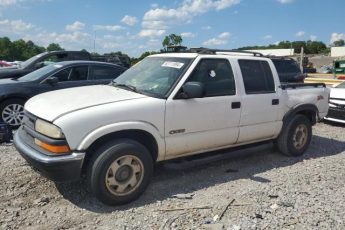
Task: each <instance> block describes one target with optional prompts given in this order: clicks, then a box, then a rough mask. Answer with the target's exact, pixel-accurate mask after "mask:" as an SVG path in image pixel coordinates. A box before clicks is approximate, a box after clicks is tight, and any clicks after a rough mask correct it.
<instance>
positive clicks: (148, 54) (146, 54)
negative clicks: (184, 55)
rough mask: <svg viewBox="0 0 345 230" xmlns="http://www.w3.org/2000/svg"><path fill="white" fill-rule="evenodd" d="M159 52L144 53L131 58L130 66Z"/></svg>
mask: <svg viewBox="0 0 345 230" xmlns="http://www.w3.org/2000/svg"><path fill="white" fill-rule="evenodd" d="M158 53H159V52H156V51H146V52H144V53H142V54H141V55H140V57H138V58H131V64H132V65H134V64H136V63H138V62H139V61H141V60H143V59H144V58H146V57H147V56H150V55H153V54H158Z"/></svg>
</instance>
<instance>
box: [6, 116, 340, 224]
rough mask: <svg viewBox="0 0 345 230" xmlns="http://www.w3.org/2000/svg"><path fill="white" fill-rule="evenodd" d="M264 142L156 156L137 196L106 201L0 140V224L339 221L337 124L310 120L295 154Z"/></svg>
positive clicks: (305, 222)
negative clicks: (42, 171) (52, 175)
mask: <svg viewBox="0 0 345 230" xmlns="http://www.w3.org/2000/svg"><path fill="white" fill-rule="evenodd" d="M272 149H273V148H272V145H270V144H268V145H263V146H260V147H256V148H250V149H246V150H241V151H235V152H231V153H228V154H217V155H212V156H211V157H210V156H209V157H204V158H201V159H193V160H183V161H180V162H169V163H165V164H160V165H158V166H157V167H156V171H155V175H154V177H153V179H152V181H151V184H150V186H149V188H148V189H147V191H146V192H145V193H144V195H143V196H142V197H141V198H139V199H138V200H137V201H135V202H132V203H131V204H128V205H125V206H120V207H108V206H105V205H103V204H101V203H100V202H98V201H97V200H96V199H95V198H93V197H92V196H91V195H90V193H89V192H88V191H87V189H86V185H85V184H86V183H85V181H84V180H83V181H81V182H76V183H68V184H66V183H64V184H54V183H53V182H51V181H48V180H46V179H44V178H43V177H41V176H40V175H39V174H38V173H36V172H35V171H33V170H32V169H31V168H30V167H29V166H28V165H27V164H26V162H25V161H24V160H23V159H22V158H21V157H20V156H19V155H18V153H17V152H16V151H15V149H14V147H13V146H12V145H2V146H0V152H1V153H0V169H1V170H0V180H1V183H0V229H237V230H238V229H345V195H344V194H345V168H344V167H345V134H344V131H343V127H341V126H336V125H332V124H324V123H320V124H317V125H316V126H315V127H314V136H313V139H312V144H311V146H310V148H309V150H308V151H307V153H306V154H305V155H304V156H303V157H300V158H288V157H285V156H282V155H280V154H278V153H276V152H274V150H272ZM177 194H184V195H181V197H180V198H182V199H179V198H174V197H173V196H174V195H177ZM187 198H190V199H187ZM174 209H177V210H174ZM178 209H180V210H178Z"/></svg>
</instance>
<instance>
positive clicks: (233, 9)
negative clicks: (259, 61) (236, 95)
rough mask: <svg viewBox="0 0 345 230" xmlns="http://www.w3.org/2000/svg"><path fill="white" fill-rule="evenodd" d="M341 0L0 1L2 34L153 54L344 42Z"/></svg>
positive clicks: (41, 42)
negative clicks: (176, 44) (174, 39)
mask: <svg viewBox="0 0 345 230" xmlns="http://www.w3.org/2000/svg"><path fill="white" fill-rule="evenodd" d="M344 9H345V0H171V1H163V0H152V1H147V0H136V1H134V0H121V1H113V0H98V1H96V0H93V1H92V0H0V37H5V36H6V37H9V38H10V39H11V40H17V39H21V38H22V39H24V40H26V41H27V40H32V41H33V42H34V43H36V44H38V45H42V46H45V47H46V46H47V45H49V44H50V43H59V44H60V45H61V46H62V47H63V48H65V49H68V50H81V49H86V50H88V51H90V52H94V51H96V52H98V53H105V52H116V51H122V52H124V53H127V54H129V55H130V56H131V57H138V56H140V54H142V53H143V52H145V51H159V50H160V49H161V48H162V41H163V39H164V37H165V36H166V35H169V34H171V33H174V34H177V35H181V36H182V38H183V45H185V46H188V47H201V46H202V47H210V48H221V49H235V48H239V47H243V46H252V45H267V44H275V43H278V42H280V41H285V40H289V41H296V40H299V41H301V40H305V41H306V40H318V41H323V42H324V43H326V44H327V45H328V44H331V43H332V42H334V41H336V40H339V39H345V26H344V25H345V14H344Z"/></svg>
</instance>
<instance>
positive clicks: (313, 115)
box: [296, 110, 316, 125]
mask: <svg viewBox="0 0 345 230" xmlns="http://www.w3.org/2000/svg"><path fill="white" fill-rule="evenodd" d="M296 114H301V115H304V116H305V117H306V118H308V120H309V121H310V123H311V124H312V125H315V124H316V112H315V111H313V110H302V111H299V112H297V113H296Z"/></svg>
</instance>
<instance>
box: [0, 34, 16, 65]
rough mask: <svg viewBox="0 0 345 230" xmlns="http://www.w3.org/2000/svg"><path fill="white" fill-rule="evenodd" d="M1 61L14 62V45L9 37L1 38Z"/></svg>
mask: <svg viewBox="0 0 345 230" xmlns="http://www.w3.org/2000/svg"><path fill="white" fill-rule="evenodd" d="M0 60H7V61H13V60H14V48H13V44H12V42H11V40H10V39H9V38H8V37H3V38H0Z"/></svg>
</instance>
